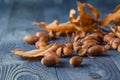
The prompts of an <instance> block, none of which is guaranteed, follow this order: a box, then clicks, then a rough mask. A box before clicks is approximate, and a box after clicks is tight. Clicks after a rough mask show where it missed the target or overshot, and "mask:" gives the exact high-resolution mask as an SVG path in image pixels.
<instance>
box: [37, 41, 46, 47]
mask: <svg viewBox="0 0 120 80" xmlns="http://www.w3.org/2000/svg"><path fill="white" fill-rule="evenodd" d="M46 45H47V43H46V42H45V41H37V42H36V43H35V47H36V48H38V49H40V48H42V47H45V46H46Z"/></svg>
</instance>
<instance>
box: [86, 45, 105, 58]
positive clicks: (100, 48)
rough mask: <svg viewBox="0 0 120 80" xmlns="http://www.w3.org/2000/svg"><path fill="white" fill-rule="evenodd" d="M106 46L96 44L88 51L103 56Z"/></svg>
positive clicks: (93, 54)
mask: <svg viewBox="0 0 120 80" xmlns="http://www.w3.org/2000/svg"><path fill="white" fill-rule="evenodd" d="M104 51H105V50H104V47H103V46H101V45H95V46H92V47H90V48H89V49H88V53H89V54H90V55H92V56H101V55H103V54H104Z"/></svg>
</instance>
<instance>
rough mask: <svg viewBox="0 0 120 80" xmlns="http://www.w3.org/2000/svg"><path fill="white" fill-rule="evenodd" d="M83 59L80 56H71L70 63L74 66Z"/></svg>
mask: <svg viewBox="0 0 120 80" xmlns="http://www.w3.org/2000/svg"><path fill="white" fill-rule="evenodd" d="M82 61H83V59H82V58H81V57H79V56H73V57H72V58H70V60H69V63H70V65H72V66H79V65H80V64H81V63H82Z"/></svg>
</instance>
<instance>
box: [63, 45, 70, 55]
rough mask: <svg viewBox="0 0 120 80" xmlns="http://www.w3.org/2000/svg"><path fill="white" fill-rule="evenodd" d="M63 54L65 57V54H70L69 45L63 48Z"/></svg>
mask: <svg viewBox="0 0 120 80" xmlns="http://www.w3.org/2000/svg"><path fill="white" fill-rule="evenodd" d="M63 54H64V56H65V57H67V56H71V55H72V50H71V49H70V48H69V47H66V46H65V47H64V48H63Z"/></svg>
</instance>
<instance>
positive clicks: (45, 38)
mask: <svg viewBox="0 0 120 80" xmlns="http://www.w3.org/2000/svg"><path fill="white" fill-rule="evenodd" d="M36 37H37V38H39V41H48V38H49V35H48V34H47V33H46V32H37V33H36Z"/></svg>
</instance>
